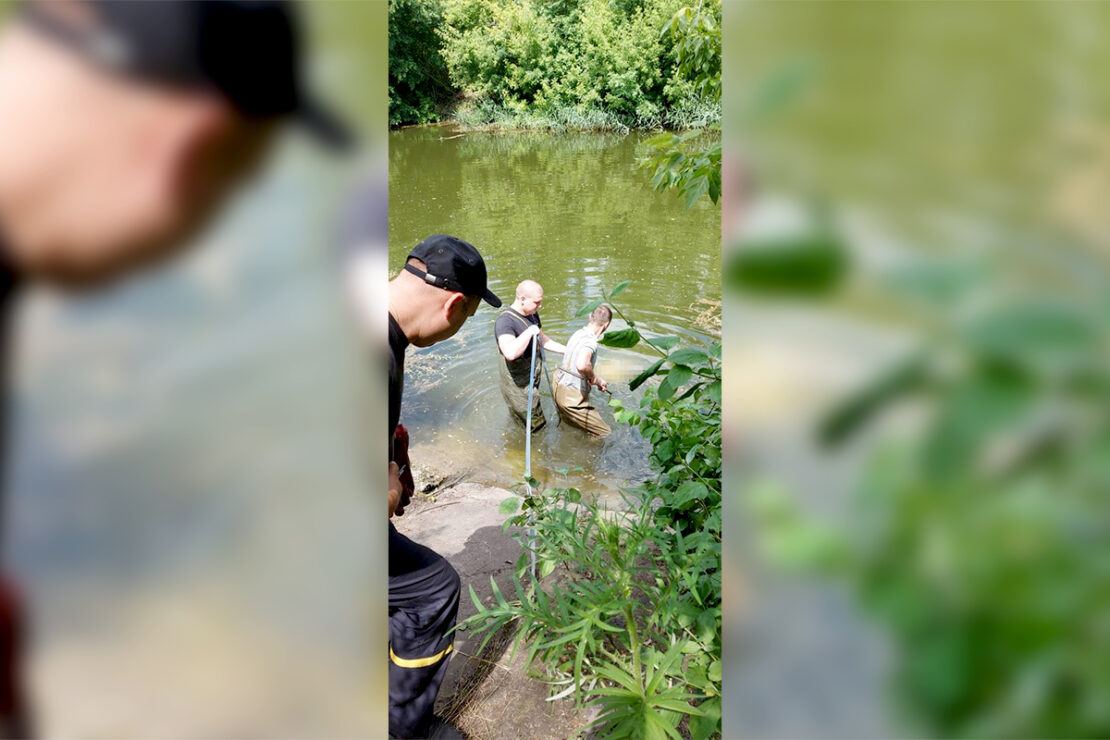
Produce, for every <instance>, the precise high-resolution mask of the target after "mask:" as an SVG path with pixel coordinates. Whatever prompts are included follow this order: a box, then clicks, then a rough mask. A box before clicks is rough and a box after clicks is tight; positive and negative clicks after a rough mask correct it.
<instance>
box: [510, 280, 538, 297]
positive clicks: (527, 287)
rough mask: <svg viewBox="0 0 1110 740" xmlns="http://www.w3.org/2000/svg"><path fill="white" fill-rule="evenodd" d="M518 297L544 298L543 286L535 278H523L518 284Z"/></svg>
mask: <svg viewBox="0 0 1110 740" xmlns="http://www.w3.org/2000/svg"><path fill="white" fill-rule="evenodd" d="M516 295H517V298H531V299H533V300H538V299H540V298H543V286H542V285H540V284H539V283H537V282H536V281H535V280H522V281H521V282H520V285H518V286H516Z"/></svg>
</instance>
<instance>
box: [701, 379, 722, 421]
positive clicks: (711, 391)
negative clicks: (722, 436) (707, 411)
mask: <svg viewBox="0 0 1110 740" xmlns="http://www.w3.org/2000/svg"><path fill="white" fill-rule="evenodd" d="M705 393H706V395H707V396H709V397H710V398H711V399H713V400H714V401H716V402H717V403H718V404H719V403H720V402H721V381H719V380H715V381H713V382H712V383H710V384H709V385H707V386H705ZM718 430H719V428H718Z"/></svg>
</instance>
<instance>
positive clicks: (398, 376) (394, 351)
mask: <svg viewBox="0 0 1110 740" xmlns="http://www.w3.org/2000/svg"><path fill="white" fill-rule="evenodd" d="M408 346H409V340H408V337H406V336H405V333H404V332H403V331H401V327H400V325H398V324H397V320H396V319H394V318H393V314H390V315H389V459H390V460H392V459H393V433H394V432H395V431H397V424H399V423H400V421H401V394H402V393H404V390H405V349H407V348H408Z"/></svg>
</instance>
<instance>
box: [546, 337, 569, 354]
mask: <svg viewBox="0 0 1110 740" xmlns="http://www.w3.org/2000/svg"><path fill="white" fill-rule="evenodd" d="M540 338H541V340H542V341H541V342H540V343H541V344H542V345H543V348H544V349H546V350H547V351H548V352H555V353H557V354H560V355H565V354H566V353H567V346H566V345H565V344H559V343H558V342H556V341H555V340H554V339H552V338H551V337H549V336H547V335H546V334H544V333H543V332H542V331H541V332H540Z"/></svg>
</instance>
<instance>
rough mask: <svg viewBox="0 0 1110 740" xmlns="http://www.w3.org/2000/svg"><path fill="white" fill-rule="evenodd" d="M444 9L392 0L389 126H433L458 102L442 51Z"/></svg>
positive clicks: (420, 0) (433, 4)
mask: <svg viewBox="0 0 1110 740" xmlns="http://www.w3.org/2000/svg"><path fill="white" fill-rule="evenodd" d="M442 23H443V7H442V5H441V4H440V3H439V2H427V1H426V0H389V125H390V126H396V125H399V124H408V123H430V122H432V121H437V120H439V117H440V112H441V111H442V110H444V109H445V108H446V107H448V106H450V105H451V104H452V103H453V101H454V98H455V87H454V85H453V84H452V83H451V80H450V77H449V75H448V72H447V65H446V64H445V63H444V61H443V55H442V54H440V51H439V43H440V42H439V35H438V34H439V28H440V25H441V24H442Z"/></svg>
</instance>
